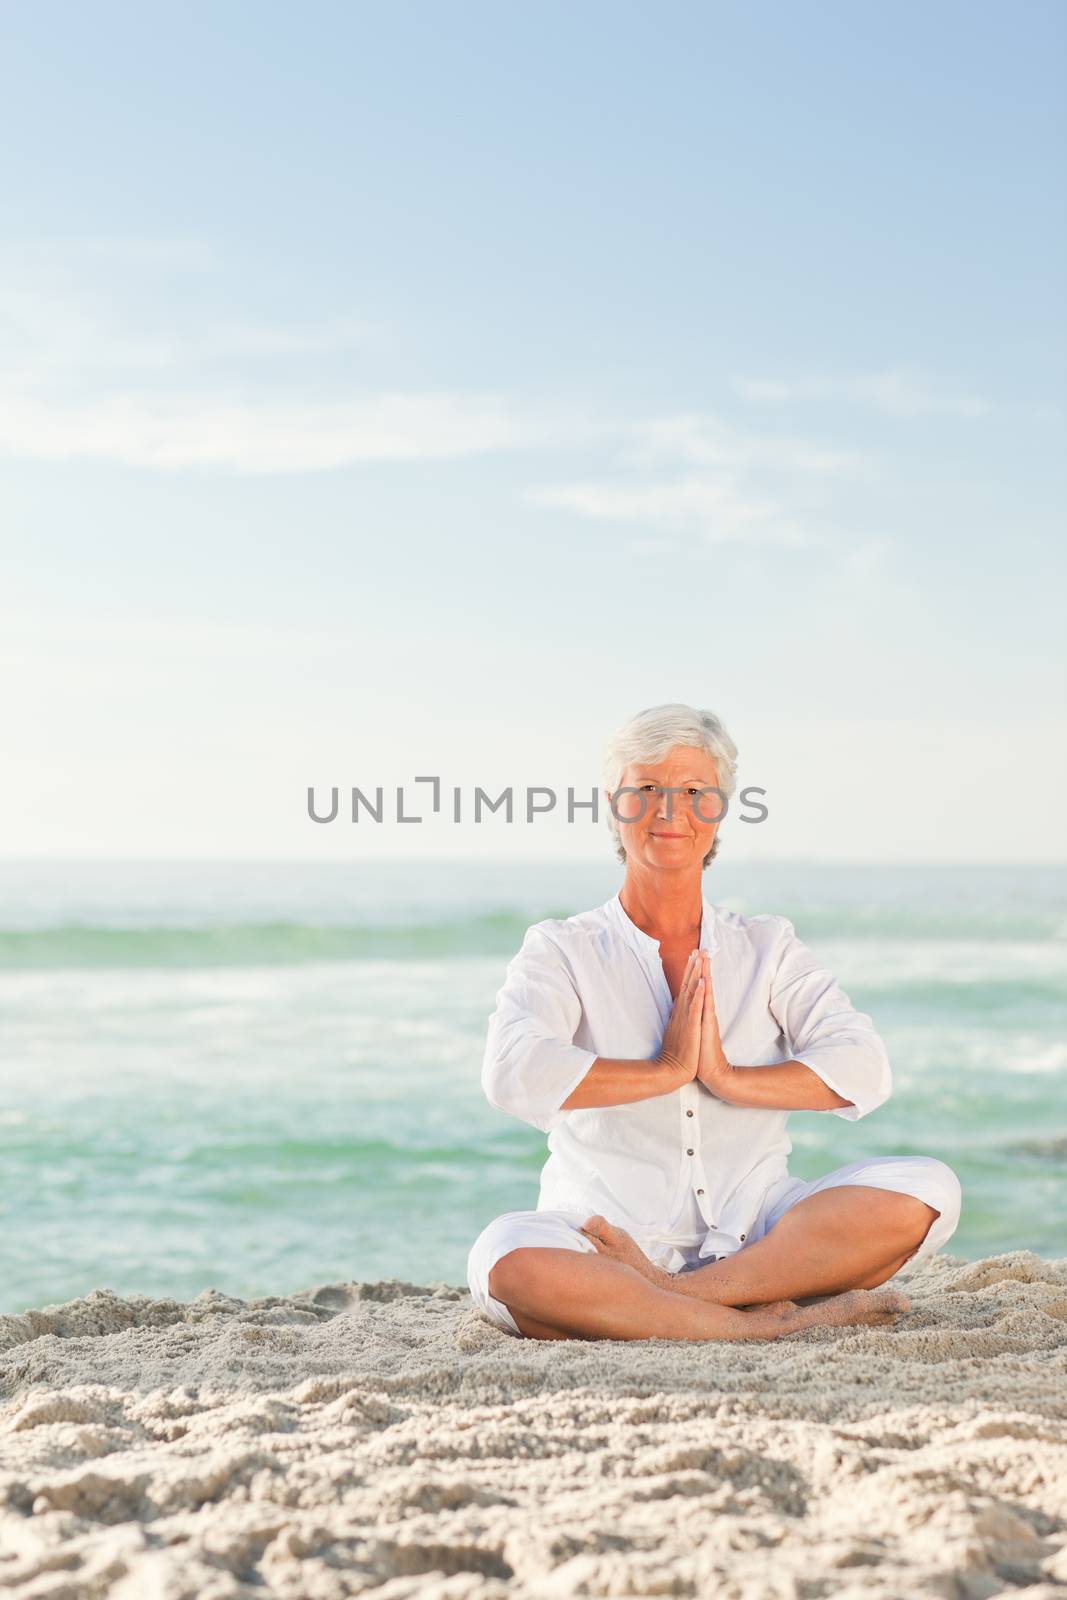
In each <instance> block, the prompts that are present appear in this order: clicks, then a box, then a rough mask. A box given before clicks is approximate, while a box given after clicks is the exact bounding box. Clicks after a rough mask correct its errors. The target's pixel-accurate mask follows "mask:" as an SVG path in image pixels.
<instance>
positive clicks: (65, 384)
mask: <svg viewBox="0 0 1067 1600" xmlns="http://www.w3.org/2000/svg"><path fill="white" fill-rule="evenodd" d="M97 258H99V259H100V260H102V261H103V262H104V263H105V264H106V267H107V270H106V271H104V272H103V273H101V272H100V271H99V270H97V271H96V272H93V271H91V270H89V267H88V265H87V264H88V263H91V262H92V261H94V260H96V259H97ZM204 266H205V258H204V255H203V252H202V251H201V250H200V249H199V248H198V247H197V246H196V245H195V243H194V244H193V245H190V247H189V248H188V249H183V248H181V245H180V241H170V242H168V241H162V242H160V243H159V244H158V245H157V244H156V243H155V242H153V241H150V240H148V241H139V240H114V241H106V240H95V241H80V242H79V243H78V246H77V249H72V252H71V253H70V254H69V255H67V256H63V255H62V253H59V254H54V255H49V256H46V257H41V256H40V255H39V253H38V254H37V255H35V254H34V252H32V251H31V252H29V253H28V254H27V253H26V252H24V253H23V258H22V259H21V260H20V261H17V262H15V264H14V265H11V264H9V265H8V268H7V271H6V274H5V276H4V277H3V278H0V455H6V456H8V457H17V458H21V459H24V460H35V461H77V460H82V461H88V460H92V461H104V462H112V463H115V464H119V465H125V466H131V467H137V468H148V469H155V470H176V469H180V468H190V467H201V468H217V469H229V470H231V471H236V472H244V473H292V472H318V471H324V470H329V469H331V468H337V467H344V466H347V465H352V464H356V463H360V462H390V461H405V462H410V461H439V460H448V459H454V458H457V457H464V456H472V455H479V454H485V453H490V452H495V451H501V450H515V449H527V448H531V447H536V446H538V445H540V444H543V443H544V442H545V440H546V438H547V439H552V438H553V437H554V436H555V434H556V432H557V425H556V424H555V423H554V422H553V421H552V419H551V418H546V417H544V416H541V417H537V416H534V415H529V414H526V413H524V412H522V411H521V409H520V408H519V407H518V406H516V405H515V403H514V402H513V401H512V400H511V399H510V398H509V397H508V396H504V395H500V394H496V393H477V392H475V393H471V392H467V391H465V390H463V389H457V388H454V387H451V386H446V387H442V388H441V389H435V390H430V391H428V392H423V391H420V390H414V391H412V390H410V389H409V388H408V387H407V386H404V385H397V384H388V383H385V384H383V383H377V384H375V383H374V382H372V381H370V379H369V377H368V371H369V369H370V367H371V365H372V362H373V364H374V365H376V366H378V367H380V366H381V364H382V361H383V356H384V357H386V358H387V354H388V351H387V340H386V339H385V337H384V336H383V334H382V330H381V329H380V328H379V327H378V326H377V325H376V324H374V323H373V322H372V321H370V320H368V319H363V318H359V317H357V316H352V315H346V316H334V317H330V318H327V319H324V320H322V321H320V322H317V323H291V322H286V321H282V320H280V321H278V322H274V323H260V322H255V321H244V322H234V321H233V320H231V319H229V318H228V317H226V316H225V315H224V316H223V317H221V318H218V317H213V316H212V315H211V314H210V313H204V312H202V311H201V310H200V308H199V305H198V303H197V297H196V296H195V295H194V297H193V303H192V305H191V306H190V305H189V304H187V303H186V301H185V300H184V299H183V297H182V296H181V295H180V294H178V293H174V294H170V293H168V294H167V295H166V296H165V297H164V300H163V304H164V305H165V307H166V315H165V316H162V315H161V313H160V301H159V296H158V292H157V293H155V294H153V293H150V292H149V293H146V290H145V282H146V281H147V283H148V285H149V287H150V288H155V289H156V290H157V291H158V274H159V272H160V271H162V270H163V268H164V267H165V268H166V269H167V270H168V271H172V272H175V273H177V274H179V276H180V275H182V274H186V273H190V272H193V273H197V274H199V273H200V272H201V271H202V269H203V268H204ZM75 267H77V269H78V270H75ZM98 267H99V263H98Z"/></svg>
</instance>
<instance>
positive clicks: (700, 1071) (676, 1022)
mask: <svg viewBox="0 0 1067 1600" xmlns="http://www.w3.org/2000/svg"><path fill="white" fill-rule="evenodd" d="M659 1060H660V1062H661V1064H662V1065H664V1066H667V1067H670V1068H671V1069H672V1071H674V1072H675V1073H676V1074H677V1076H678V1081H679V1083H691V1082H692V1081H693V1079H694V1078H695V1079H697V1081H698V1082H700V1083H702V1084H703V1085H704V1087H705V1089H708V1090H710V1092H711V1093H712V1094H713V1095H716V1096H717V1097H718V1098H719V1099H720V1100H727V1099H729V1088H730V1083H731V1080H732V1078H733V1074H734V1068H733V1067H732V1066H731V1064H730V1062H729V1061H727V1059H726V1054H725V1052H724V1050H723V1047H722V1040H721V1039H720V1037H719V1019H718V1016H717V1015H716V1011H715V988H714V985H713V983H712V978H711V957H710V955H709V954H708V952H707V950H704V949H697V950H693V951H691V952H690V955H689V961H688V963H687V964H686V969H685V974H684V976H683V978H682V982H681V986H680V987H679V990H678V997H677V999H676V1000H675V1002H674V1007H673V1009H672V1011H671V1015H670V1020H669V1022H668V1023H667V1029H666V1032H665V1033H664V1035H663V1043H662V1045H661V1046H660V1053H659Z"/></svg>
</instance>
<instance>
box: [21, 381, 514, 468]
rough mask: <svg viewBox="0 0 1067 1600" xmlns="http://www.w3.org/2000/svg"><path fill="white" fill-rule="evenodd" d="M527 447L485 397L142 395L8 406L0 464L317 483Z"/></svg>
mask: <svg viewBox="0 0 1067 1600" xmlns="http://www.w3.org/2000/svg"><path fill="white" fill-rule="evenodd" d="M528 443H529V436H528V429H527V427H526V425H525V424H524V422H523V421H522V420H521V419H519V418H513V417H511V416H509V414H508V407H507V403H506V401H504V400H502V399H497V398H494V397H493V396H484V395H464V394H457V393H438V394H384V395H370V396H367V397H366V398H363V399H344V400H337V401H329V402H325V403H321V404H315V403H313V402H306V403H303V404H301V403H299V402H296V403H292V404H288V405H287V404H285V403H284V402H281V401H279V400H277V399H263V400H250V399H243V398H240V397H234V398H233V399H231V400H228V401H227V400H226V399H224V398H221V397H219V396H218V395H214V394H210V395H208V394H205V395H203V396H202V397H201V396H196V395H188V396H185V397H183V398H180V399H169V398H157V397H155V396H152V395H148V394H142V395H111V396H108V397H106V398H101V399H98V400H94V401H93V402H92V403H89V404H86V405H81V406H78V405H75V406H71V405H64V406H59V405H57V404H55V403H47V402H42V401H40V400H33V399H30V398H28V397H26V396H11V395H3V394H0V452H2V453H5V454H7V455H9V456H18V457H21V458H22V459H24V460H36V461H76V460H82V461H111V462H117V463H121V464H123V465H125V466H132V467H147V468H157V469H175V468H180V467H224V468H230V469H232V470H234V471H238V472H249V473H284V472H321V471H324V470H327V469H329V468H336V467H343V466H348V465H352V464H354V463H357V462H371V461H435V460H436V461H441V460H449V459H452V458H455V457H458V456H470V455H479V454H482V453H485V452H487V451H494V450H509V449H515V448H520V447H522V446H524V445H527V444H528Z"/></svg>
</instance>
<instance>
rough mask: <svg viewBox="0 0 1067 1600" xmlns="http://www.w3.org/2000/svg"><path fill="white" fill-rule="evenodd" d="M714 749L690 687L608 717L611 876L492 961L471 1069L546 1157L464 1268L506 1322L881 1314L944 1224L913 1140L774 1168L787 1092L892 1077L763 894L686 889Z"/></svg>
mask: <svg viewBox="0 0 1067 1600" xmlns="http://www.w3.org/2000/svg"><path fill="white" fill-rule="evenodd" d="M736 767H737V749H736V746H735V745H734V743H733V740H732V739H731V738H730V736H729V734H728V733H727V732H726V730H725V728H724V727H723V725H722V723H721V722H720V721H719V719H718V718H717V717H716V716H714V715H713V714H712V713H711V712H710V711H700V710H695V709H694V708H693V707H691V706H686V705H664V706H654V707H653V708H651V709H650V710H648V711H643V712H641V713H640V714H639V715H638V716H636V717H634V718H633V719H632V720H631V721H630V722H629V723H627V725H626V726H625V727H624V728H622V729H621V730H620V731H619V733H618V734H617V735H616V736H615V738H614V739H613V740H612V741H611V743H610V745H609V748H608V752H607V757H606V761H605V767H604V781H605V792H606V795H607V797H608V799H609V806H608V824H609V827H610V828H611V831H612V833H613V834H614V837H615V841H616V847H617V851H618V855H619V858H620V860H622V861H623V862H625V865H626V874H625V878H624V881H623V885H622V888H621V889H620V890H619V892H618V894H616V895H615V896H613V898H612V899H611V900H609V901H607V902H606V903H605V904H604V905H602V906H599V907H598V908H597V909H596V910H594V911H586V912H582V913H580V914H579V915H577V916H573V917H566V918H560V919H549V920H547V921H545V922H539V923H536V924H535V925H534V926H533V927H531V928H530V929H529V930H528V931H527V934H526V937H525V939H524V941H523V945H522V949H521V950H520V951H519V953H518V955H516V956H515V957H514V958H513V959H512V961H511V962H510V963H509V965H508V969H507V976H506V979H505V982H504V985H503V988H501V989H500V991H499V993H498V994H497V1005H496V1010H495V1012H494V1013H493V1016H492V1017H491V1018H490V1022H489V1033H488V1040H487V1044H486V1051H485V1061H484V1065H483V1069H482V1085H483V1088H484V1090H485V1093H486V1095H487V1097H488V1099H489V1101H490V1103H491V1104H492V1105H494V1106H497V1107H499V1108H500V1109H501V1110H503V1111H508V1112H510V1113H511V1114H512V1115H513V1116H516V1117H519V1118H521V1119H522V1120H523V1121H524V1122H529V1123H532V1124H533V1126H534V1127H536V1128H541V1129H543V1130H544V1131H545V1132H547V1134H548V1146H549V1150H550V1155H549V1158H548V1161H547V1162H546V1164H545V1167H544V1170H543V1172H542V1175H541V1192H540V1196H539V1199H538V1204H537V1210H536V1211H512V1212H508V1213H507V1214H506V1215H505V1216H502V1217H498V1218H497V1219H496V1221H495V1222H491V1223H490V1224H489V1226H488V1227H487V1228H486V1229H485V1230H484V1232H483V1233H482V1234H481V1236H480V1237H479V1238H478V1240H477V1241H476V1243H475V1244H474V1247H473V1249H472V1250H471V1253H470V1258H469V1263H468V1277H469V1281H470V1288H471V1294H472V1295H473V1297H474V1300H475V1302H476V1304H477V1305H479V1306H480V1307H481V1308H482V1310H483V1311H484V1312H485V1313H486V1314H487V1315H488V1316H489V1317H490V1318H492V1319H493V1320H494V1321H495V1322H496V1323H497V1324H498V1325H499V1326H500V1327H502V1328H506V1329H508V1330H509V1331H510V1332H512V1333H517V1334H522V1335H525V1336H527V1337H529V1338H535V1339H559V1338H594V1339H595V1338H600V1339H647V1338H666V1339H746V1338H757V1339H767V1338H775V1337H778V1336H779V1335H780V1334H783V1333H791V1332H794V1331H796V1330H797V1329H799V1328H805V1327H812V1326H816V1325H819V1324H844V1323H884V1322H891V1321H893V1320H894V1319H895V1318H896V1317H897V1316H899V1315H900V1314H901V1313H902V1312H903V1311H906V1310H907V1309H908V1302H907V1300H906V1298H905V1297H904V1296H903V1295H902V1294H900V1293H899V1292H898V1291H895V1290H892V1289H879V1288H878V1286H879V1285H881V1284H884V1283H885V1282H886V1281H887V1280H888V1279H889V1278H891V1277H892V1276H893V1274H894V1273H895V1272H897V1271H898V1270H899V1269H900V1268H901V1267H902V1266H903V1265H904V1263H905V1262H906V1261H908V1260H911V1259H913V1258H920V1257H925V1256H928V1255H930V1254H932V1253H933V1252H934V1251H935V1250H937V1249H939V1248H940V1247H941V1245H943V1244H944V1243H945V1242H946V1241H947V1240H948V1239H949V1238H950V1237H951V1235H952V1234H953V1232H954V1231H955V1228H956V1224H957V1222H958V1220H959V1209H960V1185H959V1181H958V1179H957V1178H956V1175H955V1173H954V1172H953V1171H952V1170H951V1168H949V1167H947V1166H946V1165H945V1163H944V1162H942V1161H937V1160H934V1159H933V1158H931V1157H927V1156H882V1157H871V1158H868V1159H866V1160H862V1161H853V1162H850V1163H849V1164H848V1165H846V1166H843V1167H839V1168H838V1169H837V1170H836V1171H834V1172H831V1173H828V1174H827V1175H826V1176H825V1177H823V1178H819V1179H817V1180H816V1181H815V1182H810V1183H808V1182H804V1181H803V1180H802V1179H800V1178H793V1177H790V1175H789V1172H788V1167H787V1157H788V1154H789V1151H790V1150H791V1148H792V1145H791V1142H790V1140H789V1137H788V1134H787V1132H786V1124H787V1121H788V1118H789V1113H790V1112H791V1111H803V1110H808V1111H832V1112H833V1113H834V1114H835V1115H837V1116H839V1117H844V1118H845V1119H846V1120H847V1121H855V1120H856V1119H857V1118H858V1117H862V1116H866V1115H867V1113H868V1112H870V1111H873V1110H875V1108H876V1107H877V1106H879V1105H881V1104H882V1102H883V1101H885V1100H886V1099H888V1097H889V1094H890V1090H891V1081H892V1080H891V1076H890V1069H889V1061H888V1057H887V1055H886V1050H885V1046H884V1045H883V1043H882V1041H881V1039H880V1038H879V1037H878V1034H877V1033H876V1032H875V1030H874V1026H873V1024H872V1022H871V1019H870V1017H868V1016H866V1015H864V1013H862V1012H859V1011H856V1010H855V1009H854V1008H853V1006H852V1005H851V1003H850V1001H849V999H848V997H847V995H846V994H845V993H844V991H843V990H842V989H841V988H840V987H839V986H838V984H837V983H836V981H835V979H834V978H833V977H832V975H831V974H830V973H829V972H827V971H825V970H824V969H822V968H820V967H819V965H818V963H817V962H816V960H815V958H814V957H813V956H812V954H811V953H810V951H809V950H808V949H807V948H806V947H805V945H803V944H802V943H801V941H800V940H799V939H798V938H797V937H796V934H795V933H794V931H793V927H792V924H791V923H790V922H789V921H788V920H787V919H786V918H785V917H778V916H769V915H761V916H753V917H745V916H741V915H740V914H739V913H737V912H732V911H725V910H724V909H723V908H722V907H720V906H716V905H713V904H712V903H711V902H710V901H709V900H707V899H705V898H704V896H703V893H702V879H701V874H702V872H703V870H704V868H705V867H707V866H708V864H709V862H711V861H712V860H713V859H714V857H715V855H716V853H717V850H718V837H717V834H718V827H719V821H718V818H719V815H720V814H721V811H722V810H723V809H725V803H726V801H728V799H729V796H730V795H731V794H732V793H733V790H734V786H735V781H736ZM720 796H722V797H725V800H723V799H720V798H719V797H720ZM620 823H621V824H622V826H621V827H620ZM798 1299H803V1300H805V1301H807V1302H808V1303H806V1304H803V1305H798V1304H796V1303H795V1302H796V1301H797V1300H798Z"/></svg>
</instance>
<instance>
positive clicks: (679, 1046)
mask: <svg viewBox="0 0 1067 1600" xmlns="http://www.w3.org/2000/svg"><path fill="white" fill-rule="evenodd" d="M698 955H703V952H702V951H701V952H698V951H696V950H693V951H692V952H691V953H690V956H689V960H688V962H687V963H686V969H685V972H684V974H683V975H682V981H681V984H680V985H679V988H678V998H677V999H676V1000H675V1002H674V1005H673V1006H672V1007H671V1015H670V1020H669V1021H668V1023H667V1028H666V1032H665V1033H664V1035H663V1043H662V1044H661V1045H660V1050H659V1055H657V1056H653V1057H652V1060H651V1061H627V1060H624V1059H619V1058H618V1057H616V1056H597V1058H596V1060H595V1061H594V1062H593V1063H592V1064H591V1065H590V1068H589V1071H588V1072H587V1073H586V1075H585V1077H584V1078H583V1079H582V1081H581V1083H579V1084H577V1085H576V1086H575V1087H574V1089H573V1090H572V1091H571V1093H570V1094H569V1095H568V1096H567V1098H566V1100H564V1102H563V1104H562V1106H561V1107H560V1109H561V1110H562V1111H585V1110H588V1109H590V1108H592V1107H594V1106H627V1105H632V1104H633V1102H634V1101H635V1100H651V1099H652V1098H653V1097H654V1096H655V1095H658V1094H671V1093H673V1091H674V1090H675V1089H680V1088H681V1087H682V1085H683V1084H685V1083H691V1082H692V1081H693V1079H694V1078H695V1077H696V1071H697V1064H698V1061H699V1057H700V1030H701V1023H702V1019H703V1012H704V994H705V991H706V989H707V973H706V970H705V967H704V964H703V961H702V960H698V959H697V957H698Z"/></svg>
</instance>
